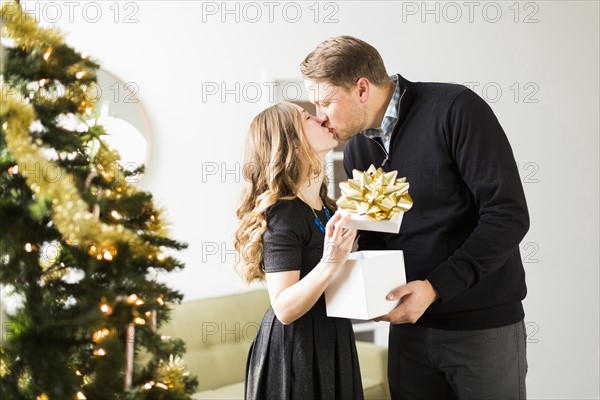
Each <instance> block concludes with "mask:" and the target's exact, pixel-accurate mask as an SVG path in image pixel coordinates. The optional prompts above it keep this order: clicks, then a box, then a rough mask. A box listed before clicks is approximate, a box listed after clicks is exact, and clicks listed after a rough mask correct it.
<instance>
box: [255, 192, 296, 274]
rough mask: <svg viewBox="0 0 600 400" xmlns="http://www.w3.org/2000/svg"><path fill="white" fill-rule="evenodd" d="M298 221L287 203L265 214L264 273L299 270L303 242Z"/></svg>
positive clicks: (291, 207) (278, 205) (280, 204)
mask: <svg viewBox="0 0 600 400" xmlns="http://www.w3.org/2000/svg"><path fill="white" fill-rule="evenodd" d="M286 203H288V204H286ZM298 219H299V218H298V212H297V211H296V212H294V210H293V205H292V204H291V203H290V202H289V201H286V202H283V203H279V204H277V205H275V206H274V207H273V208H272V209H271V210H270V211H269V212H268V213H267V230H266V231H265V233H264V234H263V262H264V267H265V273H269V272H283V271H297V270H300V269H301V267H302V247H303V242H304V240H303V238H302V237H303V235H302V232H301V230H300V227H301V226H302V223H301V221H298Z"/></svg>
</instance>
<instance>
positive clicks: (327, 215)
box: [298, 193, 331, 234]
mask: <svg viewBox="0 0 600 400" xmlns="http://www.w3.org/2000/svg"><path fill="white" fill-rule="evenodd" d="M298 197H300V200H302V202H303V203H305V204H306V205H307V206H308V208H310V211H312V213H313V215H314V216H315V219H314V220H313V222H314V223H315V225H316V226H317V228H319V230H320V231H321V232H322V233H323V234H325V225H323V223H322V222H321V218H319V216H318V215H317V213H316V212H315V209H314V208H312V206H311V205H310V204H308V203H307V202H306V201H305V200H304V198H303V197H302V196H301V195H300V193H298ZM321 205H322V206H323V212H325V218H326V221H325V223H327V222H328V221H329V220H330V219H331V214H330V213H329V210H328V209H327V207H325V204H324V203H323V200H321Z"/></svg>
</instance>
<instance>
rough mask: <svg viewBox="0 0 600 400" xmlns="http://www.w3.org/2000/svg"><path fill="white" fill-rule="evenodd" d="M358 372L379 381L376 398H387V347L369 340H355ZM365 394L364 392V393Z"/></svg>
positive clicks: (388, 392)
mask: <svg viewBox="0 0 600 400" xmlns="http://www.w3.org/2000/svg"><path fill="white" fill-rule="evenodd" d="M356 350H357V353H358V360H359V362H360V372H361V375H362V376H363V377H364V378H368V379H369V380H370V381H376V382H381V383H382V384H381V387H380V388H378V395H377V396H376V398H382V399H389V398H391V396H390V389H389V384H388V375H387V364H388V349H387V347H383V346H379V345H376V344H373V343H369V342H361V341H357V342H356ZM365 394H366V393H365Z"/></svg>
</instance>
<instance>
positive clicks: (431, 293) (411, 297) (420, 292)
mask: <svg viewBox="0 0 600 400" xmlns="http://www.w3.org/2000/svg"><path fill="white" fill-rule="evenodd" d="M386 298H387V299H388V300H396V299H398V300H400V303H399V304H398V306H397V307H396V308H394V309H393V310H392V311H390V312H389V313H388V314H386V315H382V316H381V317H378V318H375V321H388V322H391V323H392V324H406V323H409V324H414V323H415V322H417V320H418V319H419V318H421V315H423V313H424V312H425V310H427V307H429V306H430V305H431V303H433V302H434V301H435V300H436V299H437V298H438V295H437V293H436V291H435V289H434V288H433V286H431V283H429V281H428V280H424V281H412V282H409V283H407V284H406V285H402V286H400V287H397V288H396V289H394V290H392V291H391V292H390V293H389V294H388V295H387V297H386Z"/></svg>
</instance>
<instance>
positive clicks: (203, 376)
mask: <svg viewBox="0 0 600 400" xmlns="http://www.w3.org/2000/svg"><path fill="white" fill-rule="evenodd" d="M268 307H269V296H268V293H267V291H266V290H255V291H248V292H242V293H239V294H232V295H226V296H221V297H213V298H206V299H200V300H193V301H188V302H184V303H182V304H180V305H178V306H175V307H174V310H173V313H172V318H171V321H170V322H169V323H168V324H165V325H164V326H163V327H162V328H161V333H162V334H164V335H169V336H172V337H178V338H181V339H183V340H185V342H186V343H187V352H186V354H185V356H184V360H185V362H186V365H187V367H188V369H189V370H190V372H191V373H192V374H194V375H196V376H197V377H198V380H199V381H200V385H199V387H198V389H199V392H198V393H196V394H195V395H194V396H193V399H241V398H243V396H244V372H245V368H246V357H247V355H248V350H249V348H250V344H251V343H252V340H253V338H254V336H255V335H256V332H257V329H258V325H259V324H260V321H261V319H262V317H263V315H264V312H265V311H266V309H267V308H268ZM356 344H357V349H358V356H359V361H360V368H361V373H362V381H363V389H364V393H365V399H389V398H390V394H389V389H388V381H387V349H386V348H384V347H382V346H377V345H374V344H372V343H366V342H357V343H356Z"/></svg>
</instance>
